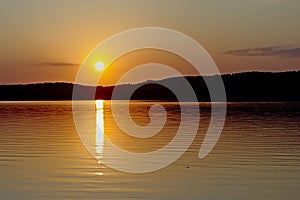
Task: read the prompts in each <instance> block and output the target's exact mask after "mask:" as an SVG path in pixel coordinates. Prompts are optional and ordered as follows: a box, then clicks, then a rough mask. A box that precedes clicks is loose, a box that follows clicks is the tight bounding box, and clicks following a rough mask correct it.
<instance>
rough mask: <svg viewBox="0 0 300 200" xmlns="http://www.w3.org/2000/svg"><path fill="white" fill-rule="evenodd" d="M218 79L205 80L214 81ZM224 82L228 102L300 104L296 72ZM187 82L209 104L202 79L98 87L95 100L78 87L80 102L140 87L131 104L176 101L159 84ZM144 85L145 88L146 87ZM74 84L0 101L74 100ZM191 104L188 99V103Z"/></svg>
mask: <svg viewBox="0 0 300 200" xmlns="http://www.w3.org/2000/svg"><path fill="white" fill-rule="evenodd" d="M217 76H220V75H215V76H206V78H208V79H214V78H216V77H217ZM221 76H222V79H223V81H224V85H225V89H226V95H227V101H300V92H299V88H298V87H299V85H300V71H297V72H279V73H271V72H245V73H236V74H225V75H221ZM184 78H186V79H187V80H188V82H189V83H190V84H191V86H192V87H193V89H194V91H195V93H196V95H197V98H198V101H210V97H209V93H208V89H207V87H206V84H205V82H204V80H203V77H201V76H186V77H174V78H166V79H163V80H158V81H147V82H145V83H139V84H135V85H130V84H125V85H119V86H109V87H102V86H98V87H97V90H96V94H95V97H94V96H93V97H92V98H91V97H90V96H89V95H88V94H89V93H90V92H91V91H92V90H93V88H92V87H91V86H83V85H78V86H79V88H80V90H81V91H82V92H81V93H80V94H81V95H80V97H78V99H81V100H87V99H89V100H93V99H105V100H109V99H111V95H112V91H113V90H114V88H115V87H118V91H119V93H118V94H117V96H116V97H115V99H125V94H126V93H128V91H129V90H130V88H132V87H136V86H140V87H139V88H138V89H137V90H136V91H135V92H134V93H133V95H132V96H131V99H132V100H166V101H176V100H177V99H176V97H175V95H174V94H173V93H172V92H171V91H170V90H169V89H167V88H165V87H164V86H161V85H160V84H172V83H173V84H174V83H176V82H178V81H180V79H184ZM143 84H144V85H143ZM73 86H74V84H72V83H37V84H27V85H0V100H1V101H29V100H72V92H73ZM186 100H187V101H189V99H186Z"/></svg>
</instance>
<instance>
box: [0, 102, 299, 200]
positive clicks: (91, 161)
mask: <svg viewBox="0 0 300 200" xmlns="http://www.w3.org/2000/svg"><path fill="white" fill-rule="evenodd" d="M155 103H160V104H162V105H163V107H164V108H165V109H166V111H167V113H168V114H167V121H166V123H165V126H164V128H163V129H162V131H161V132H159V134H158V135H155V136H153V137H151V138H150V139H149V140H146V139H144V140H138V139H136V138H132V137H128V136H126V135H125V136H124V134H123V133H122V131H121V130H120V129H119V128H118V126H117V125H116V123H115V122H114V118H113V114H112V112H111V107H110V101H104V102H103V108H102V109H101V111H99V110H98V111H96V110H92V111H86V112H84V111H85V109H84V108H85V106H87V105H90V104H94V102H92V101H83V102H82V110H83V112H82V115H83V116H84V120H85V121H84V123H85V124H86V129H87V130H89V134H88V136H87V137H88V140H89V141H91V142H94V150H95V153H96V155H97V156H98V159H99V160H97V159H95V158H94V157H93V156H92V155H91V154H90V153H89V152H88V151H87V149H86V148H85V146H84V145H83V144H82V142H81V140H80V138H79V135H78V133H77V130H76V128H75V124H74V121H73V114H72V102H71V101H57V102H54V101H53V102H51V101H45V102H1V103H0V199H230V200H232V199H249V200H250V199H251V200H252V199H299V197H300V102H268V103H267V102H258V103H251V102H244V103H239V102H236V103H227V117H226V122H225V126H224V129H223V132H222V135H221V137H220V138H219V141H218V143H217V144H216V146H215V147H214V149H213V150H212V151H211V152H210V154H208V155H207V156H206V157H205V158H203V159H199V157H198V153H199V149H200V147H201V144H202V140H203V137H204V136H205V134H206V130H207V127H208V124H209V121H210V107H211V104H210V103H185V104H184V106H185V107H186V108H189V107H190V106H192V105H193V106H195V104H196V105H197V106H199V108H200V111H201V117H200V125H199V127H198V132H197V135H196V137H195V139H194V142H193V143H192V145H191V146H190V147H189V148H188V150H187V151H186V152H185V153H184V154H183V155H182V156H181V157H180V158H179V159H178V160H176V161H175V162H174V163H172V164H171V165H169V166H167V167H165V168H163V169H160V170H158V171H155V172H150V173H142V174H132V173H124V172H119V171H116V170H114V169H111V168H109V167H107V166H106V165H105V163H104V164H103V163H102V162H101V159H104V158H105V157H109V158H111V157H112V158H113V159H114V160H116V161H117V162H120V163H127V162H129V161H128V160H127V161H126V159H124V158H123V157H121V156H118V155H117V154H115V153H113V152H110V150H109V149H105V142H103V141H104V139H103V137H108V138H109V139H111V140H112V141H113V142H114V143H115V144H117V145H118V146H120V147H122V148H123V149H126V150H128V151H131V152H135V153H143V152H150V151H154V150H155V149H157V148H158V149H159V148H162V147H163V146H164V145H166V144H168V143H169V142H170V141H171V140H172V139H173V137H174V134H176V131H177V129H178V125H179V123H180V119H181V118H180V114H181V113H180V107H179V105H178V104H177V103H174V102H145V101H144V102H143V101H133V102H132V104H131V105H130V110H131V114H132V118H133V120H134V121H135V122H136V123H137V124H139V125H141V126H145V125H147V124H148V123H149V122H150V119H149V115H148V110H149V108H150V106H151V105H153V104H155ZM122 106H123V104H122V103H121V102H120V105H119V109H123V108H122ZM186 112H189V109H187V111H186ZM187 114H189V113H187ZM195 123H198V121H195V119H194V118H193V115H191V117H190V124H188V125H190V126H193V125H194V124H195ZM96 124H98V125H99V124H101V126H102V128H101V127H100V128H101V130H102V131H103V132H104V134H101V131H99V130H98V128H99V127H98V128H97V126H96ZM187 130H189V129H188V127H187ZM187 134H189V133H188V131H187ZM178 149H179V148H178ZM174 150H175V151H176V148H174ZM158 159H159V158H158ZM149 162H151V160H149Z"/></svg>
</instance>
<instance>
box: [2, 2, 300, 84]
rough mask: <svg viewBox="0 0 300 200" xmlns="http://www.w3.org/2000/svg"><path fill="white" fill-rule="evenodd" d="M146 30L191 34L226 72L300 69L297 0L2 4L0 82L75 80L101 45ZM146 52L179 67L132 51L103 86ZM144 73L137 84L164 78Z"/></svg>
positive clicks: (167, 56)
mask: <svg viewBox="0 0 300 200" xmlns="http://www.w3.org/2000/svg"><path fill="white" fill-rule="evenodd" d="M149 26H150V27H164V28H170V29H174V30H176V31H180V32H182V33H184V34H186V35H188V36H190V37H192V38H193V39H195V40H196V41H197V42H199V43H200V44H201V45H202V46H203V47H204V48H205V49H206V50H207V52H208V53H209V54H210V55H211V57H212V58H213V60H214V61H215V63H216V64H217V66H218V68H219V71H220V72H221V73H235V72H244V71H290V70H300V64H299V61H300V1H298V0H251V1H248V0H226V1H223V0H211V1H202V0H194V1H192V0H185V1H183V0H163V1H162V0H151V1H150V0H149V1H147V0H127V1H126V0H111V1H104V0H103V1H102V0H98V1H97V0H85V1H84V0H51V1H46V0H43V1H41V0H23V1H21V0H0V44H1V45H0V84H15V83H32V82H53V81H64V82H74V80H75V77H76V74H77V71H78V69H79V67H80V65H81V63H82V62H83V61H84V59H85V58H86V56H87V55H88V54H89V52H90V51H91V50H92V49H93V48H94V47H95V46H96V45H98V44H99V43H100V42H102V41H104V40H105V39H107V38H108V37H110V36H112V35H114V34H117V33H119V32H122V31H125V30H128V29H132V28H139V27H149ZM147 53H149V54H150V55H152V56H149V57H150V58H152V59H154V60H155V59H156V60H158V61H159V60H164V61H163V62H164V63H168V64H170V65H178V64H180V63H181V61H179V60H178V59H177V58H175V57H176V55H173V56H172V55H170V54H168V53H159V52H156V51H152V52H151V51H144V52H140V53H135V54H136V55H135V58H134V53H133V54H132V55H129V56H131V57H130V58H127V59H126V58H120V59H119V60H118V61H116V63H117V64H115V65H118V67H115V71H113V70H110V71H111V72H110V73H108V75H107V76H106V79H107V80H106V83H107V84H110V82H111V80H113V79H116V77H119V76H120V74H122V73H124V72H125V69H129V68H130V67H129V66H131V67H133V65H134V63H135V64H136V63H140V62H137V61H134V60H135V59H137V60H139V59H142V58H144V57H145V55H146V54H147ZM143 55H144V56H143ZM157 57H161V58H163V59H157ZM173 57H174V58H173ZM99 59H101V58H99ZM168 60H172V61H173V62H168ZM174 60H175V61H178V62H174ZM144 61H147V62H149V63H151V59H148V60H147V59H146V60H144ZM126 66H127V67H126ZM177 67H178V68H180V67H182V68H185V67H186V65H185V64H182V66H177ZM153 68H155V67H153ZM95 73H97V72H96V70H95ZM140 73H141V74H140V76H139V77H133V78H132V82H135V81H142V80H145V79H159V78H163V77H165V76H167V75H166V74H164V73H163V72H162V73H154V72H152V73H151V65H149V71H147V72H142V71H141V72H140ZM183 73H185V74H193V72H192V71H185V70H184V69H183ZM115 74H117V75H115ZM104 82H105V81H104Z"/></svg>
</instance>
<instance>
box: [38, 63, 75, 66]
mask: <svg viewBox="0 0 300 200" xmlns="http://www.w3.org/2000/svg"><path fill="white" fill-rule="evenodd" d="M39 65H47V66H58V67H59V66H62V67H63V66H65V67H67V66H77V65H80V64H77V63H66V62H46V63H42V64H39Z"/></svg>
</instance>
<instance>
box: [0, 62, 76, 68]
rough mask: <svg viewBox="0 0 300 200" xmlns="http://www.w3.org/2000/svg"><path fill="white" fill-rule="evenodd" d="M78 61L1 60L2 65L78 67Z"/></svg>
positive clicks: (0, 64)
mask: <svg viewBox="0 0 300 200" xmlns="http://www.w3.org/2000/svg"><path fill="white" fill-rule="evenodd" d="M79 65H80V64H78V63H68V62H15V61H9V62H3V61H2V62H0V66H1V67H3V66H4V67H13V66H16V67H18V66H23V67H30V66H37V67H39V66H41V67H43V66H46V67H73V66H74V67H76V66H79Z"/></svg>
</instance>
